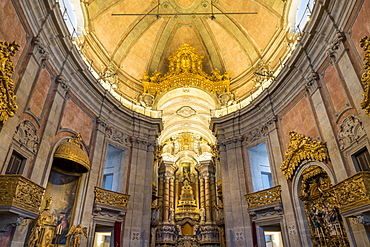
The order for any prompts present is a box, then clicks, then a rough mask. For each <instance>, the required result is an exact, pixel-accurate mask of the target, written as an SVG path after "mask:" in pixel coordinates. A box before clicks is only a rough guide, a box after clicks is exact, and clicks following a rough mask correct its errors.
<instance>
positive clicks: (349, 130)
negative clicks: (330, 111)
mask: <svg viewBox="0 0 370 247" xmlns="http://www.w3.org/2000/svg"><path fill="white" fill-rule="evenodd" d="M363 135H365V131H364V129H363V126H362V122H361V120H360V118H359V117H358V116H355V115H350V116H347V117H346V118H345V119H343V121H342V123H341V125H340V126H339V131H338V141H339V145H340V149H341V150H344V149H346V148H347V147H349V146H351V144H352V143H354V142H356V141H358V140H359V139H360V138H361V137H362V136H363Z"/></svg>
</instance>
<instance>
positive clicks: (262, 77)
mask: <svg viewBox="0 0 370 247" xmlns="http://www.w3.org/2000/svg"><path fill="white" fill-rule="evenodd" d="M253 74H254V79H253V81H254V82H255V83H256V84H255V87H257V88H258V87H260V86H261V85H262V84H263V83H264V82H265V81H268V80H269V79H271V78H274V76H273V71H271V70H270V69H269V67H268V66H267V65H266V64H265V63H264V62H260V63H259V64H258V65H257V68H256V70H255V71H254V73H253Z"/></svg>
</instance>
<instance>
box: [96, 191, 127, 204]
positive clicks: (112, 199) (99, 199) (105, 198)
mask: <svg viewBox="0 0 370 247" xmlns="http://www.w3.org/2000/svg"><path fill="white" fill-rule="evenodd" d="M129 198H130V196H129V195H126V194H121V193H118V192H114V191H110V190H105V189H102V188H98V187H95V200H94V202H95V203H102V204H104V205H107V206H112V207H117V208H123V209H126V208H127V203H128V201H129Z"/></svg>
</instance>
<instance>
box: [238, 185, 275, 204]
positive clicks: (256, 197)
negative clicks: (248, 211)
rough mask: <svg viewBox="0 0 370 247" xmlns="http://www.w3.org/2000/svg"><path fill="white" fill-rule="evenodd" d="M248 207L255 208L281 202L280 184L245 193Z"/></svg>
mask: <svg viewBox="0 0 370 247" xmlns="http://www.w3.org/2000/svg"><path fill="white" fill-rule="evenodd" d="M245 199H246V200H247V203H248V208H255V207H260V206H265V205H270V204H273V203H276V202H281V186H280V185H278V186H275V187H272V188H269V189H266V190H261V191H258V192H255V193H250V194H246V195H245Z"/></svg>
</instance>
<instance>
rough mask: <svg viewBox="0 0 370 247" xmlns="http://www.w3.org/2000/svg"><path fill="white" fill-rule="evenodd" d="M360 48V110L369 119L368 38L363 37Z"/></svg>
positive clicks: (369, 40) (369, 49)
mask: <svg viewBox="0 0 370 247" xmlns="http://www.w3.org/2000/svg"><path fill="white" fill-rule="evenodd" d="M360 47H361V48H363V49H364V51H365V57H364V64H363V68H364V69H365V72H364V73H363V74H362V77H361V82H362V84H363V85H364V91H365V92H364V93H363V97H364V98H363V100H362V102H361V107H362V109H364V110H365V112H366V114H367V115H368V116H369V117H370V38H369V37H367V36H365V37H363V38H362V39H361V40H360Z"/></svg>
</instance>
